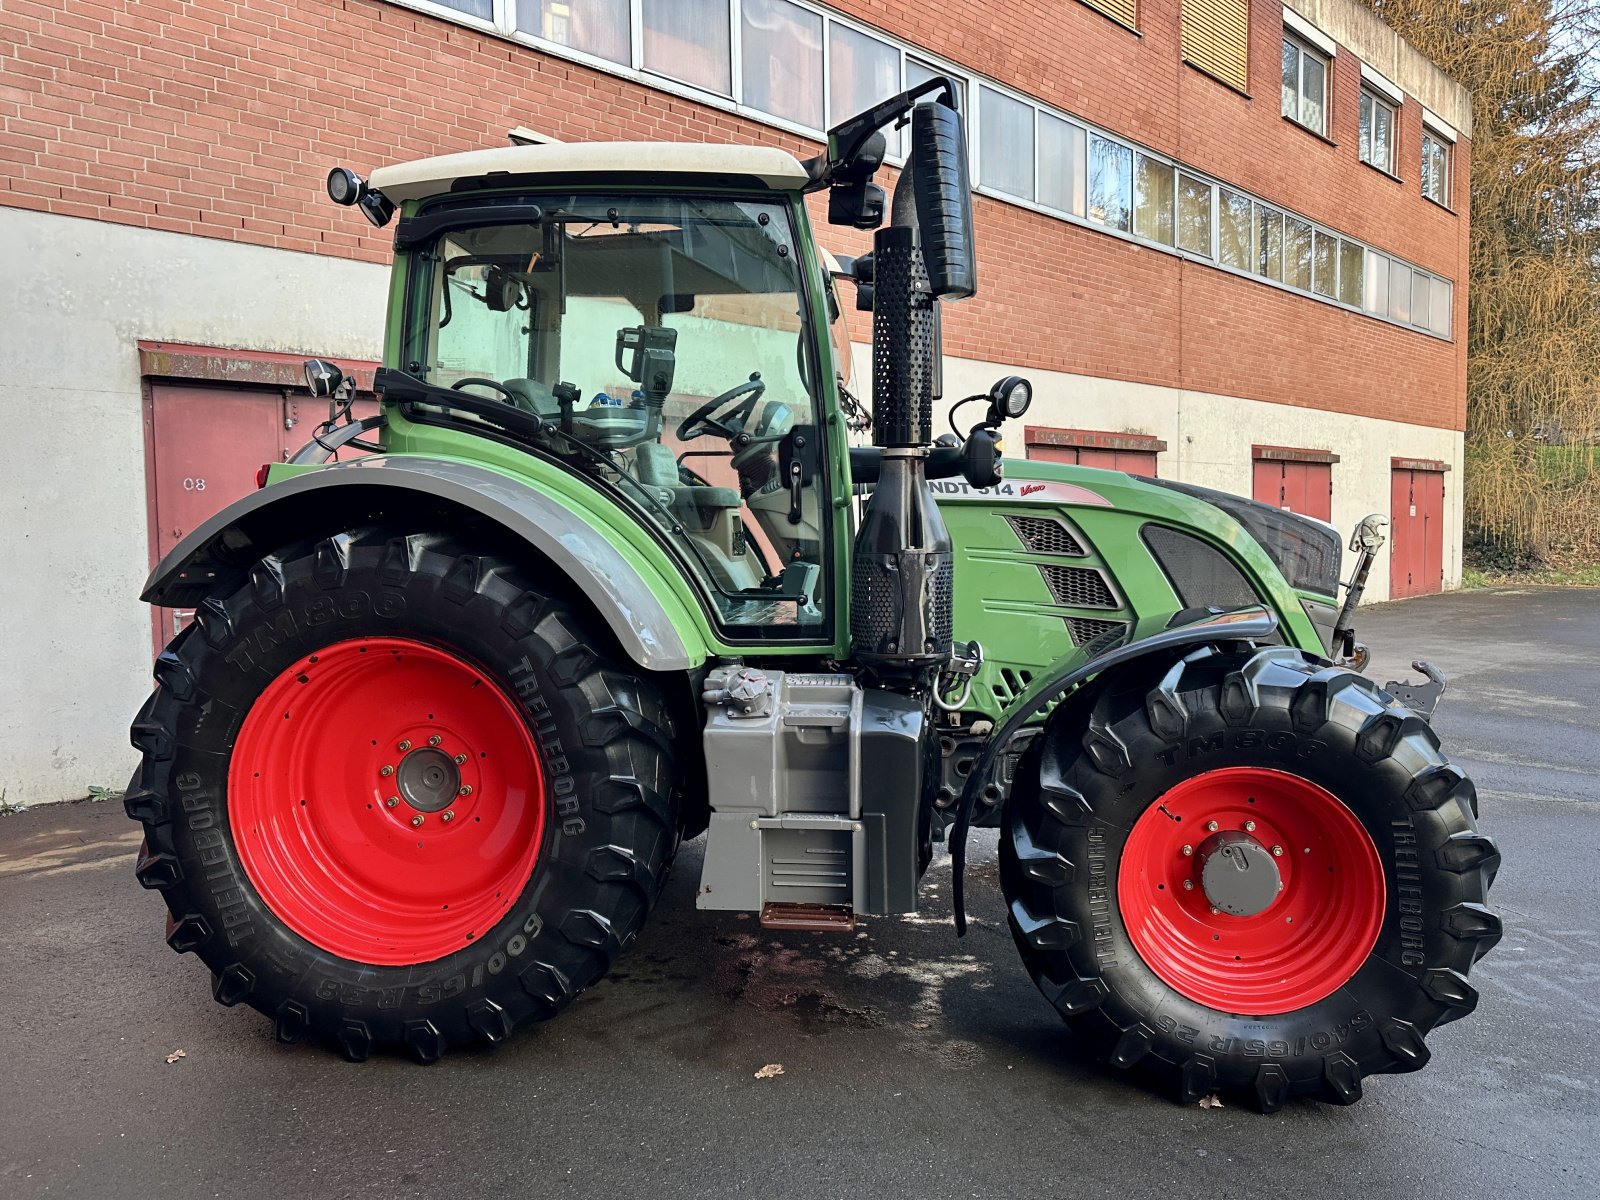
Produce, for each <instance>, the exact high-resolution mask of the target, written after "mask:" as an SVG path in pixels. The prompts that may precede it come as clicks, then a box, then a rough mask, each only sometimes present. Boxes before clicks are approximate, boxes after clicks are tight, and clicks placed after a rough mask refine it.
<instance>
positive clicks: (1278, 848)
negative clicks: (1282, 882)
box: [1272, 846, 1283, 858]
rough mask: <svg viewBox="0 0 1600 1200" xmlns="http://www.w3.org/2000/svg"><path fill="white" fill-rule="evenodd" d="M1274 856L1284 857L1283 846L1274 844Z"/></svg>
mask: <svg viewBox="0 0 1600 1200" xmlns="http://www.w3.org/2000/svg"><path fill="white" fill-rule="evenodd" d="M1272 857H1274V858H1282V857H1283V847H1282V846H1274V847H1273V848H1272Z"/></svg>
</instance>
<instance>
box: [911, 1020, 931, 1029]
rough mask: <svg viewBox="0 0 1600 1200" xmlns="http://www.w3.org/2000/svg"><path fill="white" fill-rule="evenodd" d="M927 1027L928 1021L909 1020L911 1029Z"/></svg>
mask: <svg viewBox="0 0 1600 1200" xmlns="http://www.w3.org/2000/svg"><path fill="white" fill-rule="evenodd" d="M927 1027H928V1022H926V1021H913V1022H911V1028H913V1029H926V1028H927Z"/></svg>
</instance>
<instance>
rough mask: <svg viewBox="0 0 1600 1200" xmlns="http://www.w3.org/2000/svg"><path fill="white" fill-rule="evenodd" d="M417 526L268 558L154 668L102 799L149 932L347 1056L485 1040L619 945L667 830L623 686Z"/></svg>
mask: <svg viewBox="0 0 1600 1200" xmlns="http://www.w3.org/2000/svg"><path fill="white" fill-rule="evenodd" d="M605 645H606V643H604V642H602V641H597V640H596V639H595V638H593V637H591V636H590V635H589V633H588V631H586V630H585V629H584V628H583V625H582V623H581V622H580V620H579V619H578V618H577V616H576V615H575V614H574V612H573V611H572V610H571V609H570V608H569V607H568V606H566V605H564V604H562V603H561V602H559V601H557V600H555V599H552V598H550V597H549V596H546V595H544V594H543V593H542V592H540V591H538V590H536V589H535V588H534V587H533V586H532V583H531V580H530V579H529V578H528V577H527V576H526V575H525V574H524V572H523V571H522V570H521V569H520V568H518V567H517V566H515V565H514V564H512V563H510V562H508V561H505V560H502V559H498V558H495V557H492V556H484V555H478V554H473V553H470V552H469V551H468V550H467V549H466V548H465V547H463V546H460V545H458V544H455V543H453V542H452V541H450V540H449V539H447V538H444V537H442V536H438V535H409V536H406V535H396V534H394V533H393V532H392V531H381V530H380V531H365V532H357V533H349V534H341V535H338V536H336V537H333V538H328V539H323V540H321V541H318V542H316V543H306V544H303V545H299V546H295V547H290V548H288V549H286V550H284V551H282V552H280V553H278V554H275V555H271V556H269V557H267V558H265V559H263V560H261V561H260V562H259V563H257V564H256V566H255V567H254V568H253V569H252V570H251V572H250V575H249V580H248V582H246V583H245V584H244V585H243V586H241V587H239V588H238V589H237V590H235V591H233V592H232V593H231V594H228V595H219V596H217V597H214V598H212V599H209V600H207V601H206V602H205V603H204V604H203V605H202V606H201V608H200V610H199V612H198V615H197V623H196V625H194V626H192V627H191V628H189V629H187V630H185V631H184V632H183V633H182V634H180V635H179V637H178V638H177V639H176V640H175V641H174V642H173V643H172V645H171V646H169V647H168V648H167V650H166V651H165V652H163V654H162V655H161V656H160V658H159V660H158V662H157V666H156V678H157V681H158V682H159V684H160V686H159V687H158V688H157V690H156V691H155V693H154V694H153V695H152V696H151V698H150V700H149V701H148V702H147V704H146V705H145V707H144V710H143V711H142V712H141V713H140V715H139V717H138V718H137V719H136V720H135V722H134V726H133V740H134V744H135V745H136V746H137V747H138V748H139V749H140V750H141V751H142V752H143V760H142V763H141V766H140V768H139V771H138V772H137V773H136V775H135V779H134V784H133V787H132V789H131V790H130V792H129V794H128V798H127V808H128V812H129V815H130V816H132V817H134V818H135V819H137V820H139V821H141V822H142V823H143V824H144V827H145V834H146V845H145V848H144V850H143V852H142V853H141V855H140V859H139V865H138V868H137V870H138V876H139V880H140V882H141V883H143V884H144V885H145V886H147V887H152V888H155V889H157V890H159V891H161V893H162V894H163V896H164V898H165V899H166V902H167V906H168V909H169V911H170V914H171V915H170V917H169V920H168V941H169V942H170V943H171V944H172V945H173V947H174V948H175V949H178V950H183V951H189V950H192V951H194V952H195V953H197V954H198V955H199V956H200V957H201V958H202V959H203V960H204V961H205V962H206V964H207V965H208V966H209V967H210V968H211V970H212V972H213V975H214V981H215V982H214V992H215V995H216V997H217V999H218V1000H220V1001H222V1002H223V1003H225V1004H236V1003H239V1002H240V1001H244V1002H247V1003H249V1004H251V1005H253V1006H254V1007H256V1008H258V1009H260V1010H261V1011H262V1012H264V1013H266V1014H268V1015H269V1016H271V1017H272V1018H273V1019H274V1021H275V1024H276V1031H277V1036H278V1038H279V1039H280V1040H282V1041H295V1040H298V1039H299V1038H301V1037H304V1036H307V1035H310V1036H314V1037H318V1038H321V1039H324V1040H327V1041H329V1042H332V1043H335V1044H337V1045H338V1046H339V1047H340V1048H341V1049H342V1050H343V1051H344V1053H345V1054H346V1055H347V1056H348V1057H350V1058H353V1059H359V1058H363V1057H365V1056H366V1055H367V1054H368V1053H369V1052H370V1051H372V1050H374V1049H383V1048H391V1047H400V1046H404V1047H407V1048H408V1049H409V1050H410V1051H411V1052H412V1053H413V1054H415V1055H416V1056H417V1057H418V1058H420V1059H422V1060H424V1061H431V1060H432V1059H435V1058H437V1057H438V1056H439V1055H440V1054H441V1053H442V1052H443V1051H444V1050H445V1049H447V1048H448V1047H450V1046H452V1045H457V1044H460V1043H463V1042H468V1041H472V1040H482V1041H486V1042H490V1043H494V1042H498V1041H501V1040H503V1039H504V1038H505V1037H506V1036H507V1035H509V1033H510V1031H511V1029H512V1028H513V1027H514V1026H515V1025H516V1024H517V1023H518V1022H519V1021H521V1020H523V1019H524V1018H530V1017H532V1018H542V1017H549V1016H553V1015H554V1014H555V1013H556V1012H558V1011H560V1010H561V1009H562V1008H563V1007H565V1006H566V1004H567V1003H569V1002H570V1001H571V999H572V998H573V997H574V996H575V995H576V994H577V993H578V992H579V991H581V990H582V989H583V988H585V987H587V986H588V985H589V984H591V983H593V982H595V981H596V980H598V979H599V978H600V977H601V975H603V974H604V973H605V971H606V969H607V968H608V967H609V965H610V962H611V960H612V958H613V957H614V955H615V954H616V953H617V952H618V951H619V950H621V949H622V948H623V947H624V946H626V945H627V944H628V943H629V942H630V941H632V939H633V937H634V936H635V934H636V933H637V932H638V930H639V928H640V926H641V925H642V924H643V921H644V918H645V916H646V914H647V913H648V911H649V909H650V907H651V905H652V904H653V903H654V901H655V898H656V896H657V894H658V893H659V891H660V888H661V886H662V884H663V882H664V880H665V876H666V871H667V868H668V866H669V864H670V860H671V856H672V854H673V851H674V850H675V848H676V840H677V795H676V779H675V774H674V768H673V762H672V726H671V721H670V717H669V716H668V713H667V708H666V706H665V704H664V703H663V701H662V698H661V697H660V696H659V695H658V694H657V693H656V691H655V689H654V688H653V687H652V686H651V685H650V684H649V683H648V681H646V680H644V679H642V678H640V677H639V676H638V675H637V673H636V672H634V671H633V670H632V668H631V667H629V666H627V665H625V664H623V663H621V662H620V661H619V660H618V659H617V658H616V657H614V656H613V655H612V654H610V653H608V651H607V650H606V648H605Z"/></svg>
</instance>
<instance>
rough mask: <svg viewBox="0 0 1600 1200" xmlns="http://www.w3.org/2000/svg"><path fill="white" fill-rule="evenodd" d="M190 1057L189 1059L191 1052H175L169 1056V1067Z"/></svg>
mask: <svg viewBox="0 0 1600 1200" xmlns="http://www.w3.org/2000/svg"><path fill="white" fill-rule="evenodd" d="M188 1057H189V1052H188V1051H187V1050H174V1051H173V1052H172V1053H171V1054H169V1055H167V1065H168V1066H169V1067H170V1066H171V1065H172V1064H173V1063H175V1062H177V1061H178V1060H179V1059H180V1058H188Z"/></svg>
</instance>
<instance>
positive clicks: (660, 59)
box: [639, 0, 733, 96]
mask: <svg viewBox="0 0 1600 1200" xmlns="http://www.w3.org/2000/svg"><path fill="white" fill-rule="evenodd" d="M639 7H640V10H641V13H640V15H641V17H642V18H643V21H642V23H643V25H644V69H645V70H647V71H654V72H655V73H656V74H657V75H665V76H666V77H667V78H668V79H679V80H682V81H683V82H684V83H690V84H693V85H694V86H695V87H697V88H704V89H705V90H706V91H708V92H716V93H717V94H718V95H721V96H731V95H733V49H732V38H731V30H730V23H729V20H728V11H729V10H728V0H639Z"/></svg>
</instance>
